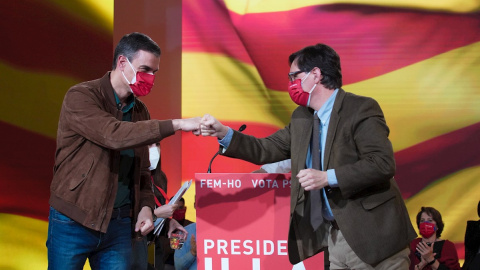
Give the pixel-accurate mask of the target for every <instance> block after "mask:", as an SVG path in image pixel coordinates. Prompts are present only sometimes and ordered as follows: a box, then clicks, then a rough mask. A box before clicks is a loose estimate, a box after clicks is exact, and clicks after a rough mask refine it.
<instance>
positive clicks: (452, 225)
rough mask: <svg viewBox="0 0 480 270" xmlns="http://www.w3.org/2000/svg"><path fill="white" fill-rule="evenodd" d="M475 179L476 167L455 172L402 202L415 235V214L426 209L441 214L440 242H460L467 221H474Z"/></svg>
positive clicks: (478, 172) (478, 183) (479, 187)
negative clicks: (431, 209) (404, 202)
mask: <svg viewBox="0 0 480 270" xmlns="http://www.w3.org/2000/svg"><path fill="white" fill-rule="evenodd" d="M479 175H480V167H479V166H477V167H472V168H468V169H465V170H462V171H458V172H456V173H454V174H452V175H449V176H448V177H445V178H443V179H441V180H438V181H436V182H435V183H433V184H431V185H430V186H428V187H426V188H425V189H423V190H422V191H420V192H419V193H417V194H416V195H415V196H413V197H411V198H409V199H408V200H406V205H407V209H408V213H409V214H410V219H411V221H412V224H413V225H414V227H415V229H417V232H418V228H417V225H416V216H417V213H418V212H419V211H420V209H421V207H422V206H430V207H433V208H435V209H437V210H438V211H439V212H440V213H441V214H442V219H443V223H444V224H445V228H444V230H443V233H442V238H443V239H448V240H450V241H452V242H463V240H464V239H465V230H466V226H467V220H478V215H477V205H478V191H479V190H480V181H478V176H479Z"/></svg>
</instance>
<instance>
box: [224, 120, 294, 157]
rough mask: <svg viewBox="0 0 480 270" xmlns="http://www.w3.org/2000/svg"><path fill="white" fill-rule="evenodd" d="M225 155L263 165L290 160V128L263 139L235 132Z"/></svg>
mask: <svg viewBox="0 0 480 270" xmlns="http://www.w3.org/2000/svg"><path fill="white" fill-rule="evenodd" d="M223 155H225V156H228V157H233V158H238V159H242V160H245V161H248V162H251V163H254V164H261V165H263V164H267V163H272V162H277V161H281V160H285V159H289V158H290V127H289V126H287V127H285V128H284V129H281V130H278V131H277V132H275V133H274V134H272V135H270V136H268V137H266V138H261V139H259V138H255V137H254V136H250V135H246V134H243V133H240V132H238V131H234V133H233V137H232V141H231V142H230V145H229V146H228V148H227V149H226V151H225V153H223Z"/></svg>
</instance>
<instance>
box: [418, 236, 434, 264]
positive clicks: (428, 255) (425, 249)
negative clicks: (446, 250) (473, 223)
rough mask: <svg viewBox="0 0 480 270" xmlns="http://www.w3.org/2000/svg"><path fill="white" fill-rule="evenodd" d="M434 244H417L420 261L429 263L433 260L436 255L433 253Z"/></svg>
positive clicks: (421, 242)
mask: <svg viewBox="0 0 480 270" xmlns="http://www.w3.org/2000/svg"><path fill="white" fill-rule="evenodd" d="M434 244H435V242H433V243H432V245H431V246H429V245H427V244H426V243H424V242H423V241H420V242H419V243H418V244H417V251H418V252H420V254H421V255H422V261H423V260H424V261H425V262H426V263H429V262H431V261H433V260H435V255H436V253H433V245H434Z"/></svg>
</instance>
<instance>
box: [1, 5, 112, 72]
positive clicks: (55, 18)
mask: <svg viewBox="0 0 480 270" xmlns="http://www.w3.org/2000/svg"><path fill="white" fill-rule="evenodd" d="M48 2H49V1H31V0H30V1H29V0H15V1H1V2H0V17H1V18H2V22H3V23H1V24H0V33H2V34H3V37H4V38H2V50H0V59H2V61H6V62H8V63H10V64H11V65H13V66H16V67H17V68H21V69H29V70H35V71H41V72H50V73H56V74H61V75H65V76H70V77H74V78H77V79H80V80H91V79H95V78H97V77H100V76H102V75H103V74H105V72H106V71H107V70H110V69H111V61H112V56H113V53H112V52H113V47H112V46H113V45H112V43H113V42H112V40H113V35H112V33H107V32H106V31H104V30H102V29H100V27H98V28H94V27H93V26H89V25H87V24H85V23H84V22H81V21H79V20H77V19H75V18H74V17H72V16H71V15H69V14H67V13H66V12H65V11H63V10H61V9H59V8H56V7H54V6H50V5H51V4H49V3H48ZM92 16H94V15H93V14H92Z"/></svg>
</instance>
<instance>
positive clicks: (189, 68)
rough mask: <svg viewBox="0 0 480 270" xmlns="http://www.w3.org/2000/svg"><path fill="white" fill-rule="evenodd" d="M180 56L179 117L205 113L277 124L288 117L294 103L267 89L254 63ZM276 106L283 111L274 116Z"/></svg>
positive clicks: (193, 55) (210, 55)
mask: <svg viewBox="0 0 480 270" xmlns="http://www.w3.org/2000/svg"><path fill="white" fill-rule="evenodd" d="M182 59H183V61H182V66H183V70H182V74H183V80H182V85H183V86H182V116H184V117H191V116H198V115H203V114H205V113H209V114H212V115H213V116H215V117H216V118H218V119H223V120H230V121H252V122H258V123H264V124H268V125H274V126H277V127H283V126H284V123H288V121H289V120H290V112H291V111H292V110H293V109H294V108H295V107H296V106H295V104H294V103H293V102H292V101H291V100H290V97H289V95H288V94H287V93H285V92H283V93H278V92H277V91H270V90H267V89H266V88H265V86H264V84H263V82H262V80H261V78H260V75H259V74H258V72H257V70H256V68H255V67H254V66H252V65H248V64H245V63H242V62H239V61H238V60H235V59H232V58H228V57H224V56H219V55H213V54H207V53H184V54H183V55H182ZM285 71H287V72H288V66H287V65H286V66H285ZM279 109H283V111H284V112H286V113H285V114H284V115H283V116H282V115H278V112H275V111H276V110H279Z"/></svg>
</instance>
